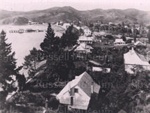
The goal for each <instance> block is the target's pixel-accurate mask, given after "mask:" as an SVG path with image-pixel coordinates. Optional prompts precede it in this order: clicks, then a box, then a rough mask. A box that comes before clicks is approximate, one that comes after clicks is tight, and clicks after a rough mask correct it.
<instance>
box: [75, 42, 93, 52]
mask: <svg viewBox="0 0 150 113" xmlns="http://www.w3.org/2000/svg"><path fill="white" fill-rule="evenodd" d="M92 49H93V48H92V47H91V46H90V45H87V44H86V43H81V44H80V45H79V46H78V47H77V48H76V49H75V50H74V51H75V52H78V53H91V50H92Z"/></svg>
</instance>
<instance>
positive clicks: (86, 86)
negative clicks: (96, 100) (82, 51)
mask: <svg viewBox="0 0 150 113" xmlns="http://www.w3.org/2000/svg"><path fill="white" fill-rule="evenodd" d="M99 90H100V86H99V85H98V84H96V83H95V82H94V81H93V79H92V77H91V76H90V75H89V74H88V73H87V72H84V73H82V74H81V75H79V76H76V77H75V79H74V80H72V81H70V82H69V83H68V84H67V85H66V86H65V87H64V88H63V89H62V90H61V91H60V93H59V94H58V95H57V96H56V98H57V99H58V100H59V102H60V103H61V104H63V105H67V106H68V107H69V108H72V109H79V110H87V109H88V106H89V103H90V99H91V95H92V94H98V93H99Z"/></svg>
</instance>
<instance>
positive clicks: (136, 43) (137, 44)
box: [134, 41, 145, 46]
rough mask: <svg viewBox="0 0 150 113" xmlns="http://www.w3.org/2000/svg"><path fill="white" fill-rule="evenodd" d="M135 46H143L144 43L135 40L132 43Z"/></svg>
mask: <svg viewBox="0 0 150 113" xmlns="http://www.w3.org/2000/svg"><path fill="white" fill-rule="evenodd" d="M134 45H135V46H145V44H144V43H142V42H141V41H137V42H135V43H134Z"/></svg>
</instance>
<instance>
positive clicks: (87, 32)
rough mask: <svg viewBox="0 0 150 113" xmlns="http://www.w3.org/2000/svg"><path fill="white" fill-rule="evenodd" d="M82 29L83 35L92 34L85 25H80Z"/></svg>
mask: <svg viewBox="0 0 150 113" xmlns="http://www.w3.org/2000/svg"><path fill="white" fill-rule="evenodd" d="M82 29H83V31H84V35H85V36H91V35H92V31H91V30H90V29H89V28H88V27H87V26H84V27H82Z"/></svg>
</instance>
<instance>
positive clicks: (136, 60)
mask: <svg viewBox="0 0 150 113" xmlns="http://www.w3.org/2000/svg"><path fill="white" fill-rule="evenodd" d="M124 60H125V64H131V65H142V66H150V64H149V63H148V62H147V60H146V59H145V58H144V56H143V55H140V54H138V53H136V52H135V50H134V49H131V50H130V51H129V52H128V53H125V54H124Z"/></svg>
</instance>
